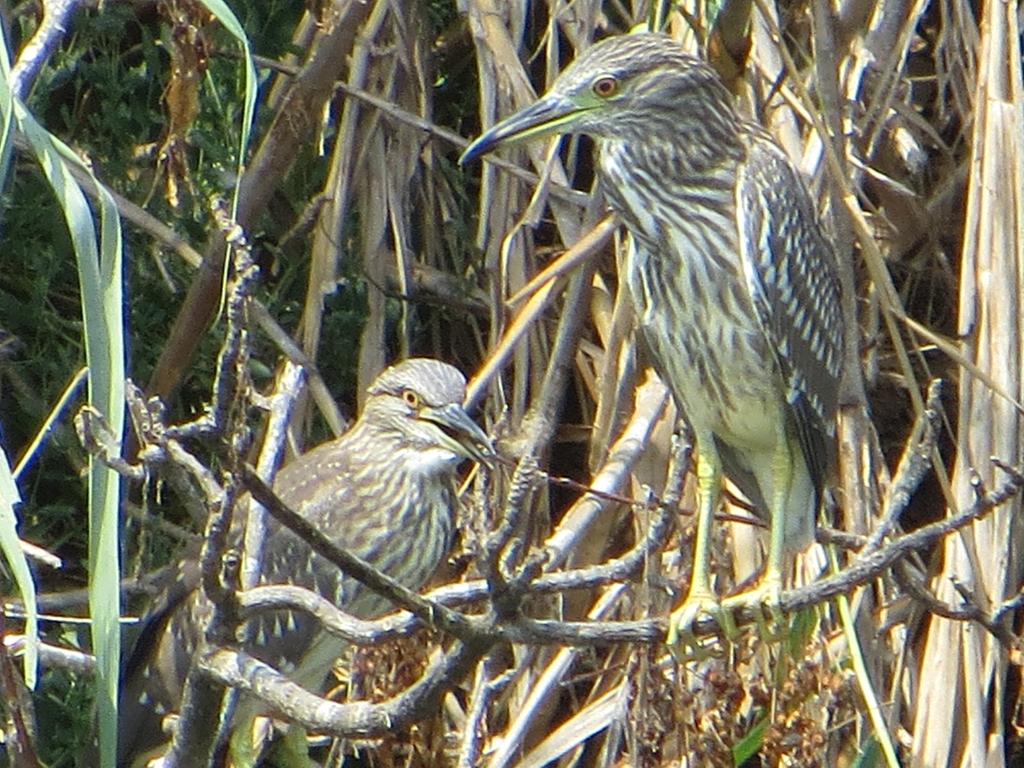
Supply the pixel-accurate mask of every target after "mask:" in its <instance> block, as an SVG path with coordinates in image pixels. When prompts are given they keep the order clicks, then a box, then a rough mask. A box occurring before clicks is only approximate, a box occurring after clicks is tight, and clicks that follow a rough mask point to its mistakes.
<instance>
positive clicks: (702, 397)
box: [463, 33, 843, 630]
mask: <svg viewBox="0 0 1024 768" xmlns="http://www.w3.org/2000/svg"><path fill="white" fill-rule="evenodd" d="M554 133H582V134H586V135H589V136H591V137H593V138H594V140H595V143H596V146H597V161H598V171H599V175H600V179H601V187H602V189H603V191H604V193H605V195H606V196H607V198H608V200H609V202H610V204H611V207H612V208H613V209H614V210H615V211H616V212H617V213H618V214H619V216H620V217H621V219H622V220H623V222H624V223H625V225H626V228H627V229H628V230H629V233H630V235H631V236H632V238H631V247H630V249H629V251H628V255H627V258H626V262H625V274H624V276H623V277H624V278H625V282H626V283H627V284H628V286H629V292H630V295H631V298H632V300H633V306H634V309H635V310H636V315H637V324H638V330H639V332H640V335H641V337H642V339H643V341H644V342H645V345H646V347H647V349H648V350H649V351H650V353H651V356H652V358H653V360H652V362H653V363H654V366H655V367H656V369H657V370H658V373H659V375H660V376H661V378H662V379H663V380H664V381H665V383H666V384H667V385H668V386H669V388H670V389H671V390H672V393H673V395H674V397H675V400H676V402H677V404H678V405H679V406H680V408H681V410H682V412H683V414H684V415H685V416H686V419H687V420H688V421H689V423H690V425H691V426H692V427H693V429H694V432H695V433H696V436H697V447H698V480H699V487H700V490H701V495H702V499H701V510H700V517H699V521H698V531H697V541H696V559H697V563H696V565H695V568H694V577H693V580H692V581H691V587H690V595H691V599H690V600H688V603H689V604H690V606H691V608H692V610H691V609H687V610H686V611H685V612H684V614H683V615H682V616H681V617H680V619H679V621H678V622H677V623H678V624H679V625H680V626H682V627H683V628H684V630H686V629H688V626H689V624H691V623H692V621H693V619H694V618H695V616H696V614H697V613H698V612H700V611H703V610H707V606H714V605H715V604H716V603H715V600H714V596H713V591H712V590H711V586H710V583H709V581H708V576H707V569H708V557H709V555H708V552H709V545H708V541H709V539H708V528H709V526H710V521H711V518H712V516H713V513H714V509H715V507H716V506H717V502H718V494H719V487H718V486H719V482H720V475H721V473H722V470H723V469H724V471H725V473H726V474H727V475H728V476H729V477H730V478H731V479H732V480H733V481H734V482H735V483H736V484H737V485H739V486H740V488H741V489H742V490H743V492H744V493H745V494H746V495H747V496H748V497H749V498H750V499H751V501H753V502H754V503H755V505H756V506H757V507H759V508H760V509H761V510H763V511H765V512H767V513H768V516H769V517H770V519H771V521H772V537H771V546H770V548H769V560H768V567H767V572H766V579H765V582H766V583H767V587H766V591H765V594H768V593H771V594H768V598H769V599H768V600H766V602H771V601H772V600H773V599H774V598H775V597H777V594H778V591H779V589H780V584H781V577H780V571H781V565H782V557H783V553H784V552H787V551H788V552H794V551H798V550H801V549H803V548H804V547H806V546H807V545H808V544H809V543H810V542H811V541H812V540H813V534H814V519H815V514H816V512H817V509H818V506H819V501H820V497H821V493H822V488H823V485H824V482H825V476H826V468H827V466H828V463H829V460H830V453H831V449H832V445H831V443H832V438H833V434H834V418H835V413H836V409H837V403H838V393H839V379H840V366H841V361H842V345H843V318H842V315H841V312H840V305H839V279H838V267H837V264H836V261H835V258H834V256H833V253H832V251H831V249H830V248H829V246H828V243H827V241H826V239H825V237H824V235H823V233H822V230H821V227H820V224H819V222H818V217H817V214H816V211H815V208H814V205H813V203H812V202H811V199H810V196H809V194H808V192H807V189H806V187H805V186H804V183H803V181H802V179H801V177H800V173H799V171H798V170H797V169H796V168H795V167H794V165H793V163H792V162H791V161H790V160H789V158H788V157H787V156H786V155H785V153H784V152H783V151H782V149H781V148H780V147H779V146H778V145H777V144H776V143H775V142H774V140H773V139H772V138H771V136H770V135H769V134H767V133H766V132H765V131H763V130H762V129H761V128H759V127H758V126H756V125H755V124H753V123H751V122H749V121H746V120H744V119H742V118H741V117H740V116H739V114H738V113H737V111H736V108H735V106H734V104H733V99H732V96H731V95H730V93H729V92H728V90H727V89H726V88H725V86H724V85H723V84H722V82H721V81H720V80H719V78H718V76H717V74H716V73H715V71H714V70H713V69H712V68H711V67H710V66H709V65H708V64H706V63H704V62H702V61H700V60H699V59H697V58H695V57H693V56H689V55H687V54H686V53H684V52H683V51H682V49H681V48H680V46H679V44H678V43H677V42H676V41H674V40H672V39H671V38H670V37H668V36H666V35H661V34H650V33H642V34H635V35H624V36H621V37H614V38H610V39H608V40H604V41H602V42H600V43H597V44H595V45H593V46H592V47H590V48H588V49H587V50H586V51H584V52H583V53H582V54H581V55H580V56H579V57H578V58H577V59H576V61H574V62H573V63H572V64H571V65H570V66H569V67H568V68H567V69H566V70H565V71H564V72H562V74H561V75H559V76H558V78H557V79H556V80H555V82H554V84H553V85H552V86H551V88H550V89H549V90H548V92H547V93H546V94H544V96H543V97H541V98H540V99H539V100H538V101H537V102H536V103H534V104H533V105H531V106H529V107H527V108H525V109H523V110H521V111H520V112H519V113H517V114H515V115H512V116H511V117H508V118H506V119H505V120H503V121H501V122H500V123H498V124H497V125H495V126H494V127H493V128H491V129H490V130H489V131H487V132H486V133H485V134H484V135H482V136H481V137H479V138H478V139H477V140H476V141H474V142H473V144H471V145H470V147H469V149H467V150H466V153H465V154H464V155H463V162H465V161H466V160H467V159H470V158H473V157H476V156H478V155H482V154H484V153H486V152H489V151H491V150H492V149H493V148H495V147H496V146H498V145H500V144H503V143H509V142H516V141H522V140H525V139H529V138H535V137H540V136H546V135H550V134H554ZM755 597H756V599H758V600H760V599H761V595H760V594H759V595H756V596H755ZM737 602H738V601H737ZM674 624H675V623H674Z"/></svg>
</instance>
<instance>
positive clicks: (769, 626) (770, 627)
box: [722, 577, 789, 643]
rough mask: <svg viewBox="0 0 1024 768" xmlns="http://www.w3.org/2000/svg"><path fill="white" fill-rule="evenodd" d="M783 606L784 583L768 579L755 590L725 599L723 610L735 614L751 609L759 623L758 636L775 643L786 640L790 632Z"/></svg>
mask: <svg viewBox="0 0 1024 768" xmlns="http://www.w3.org/2000/svg"><path fill="white" fill-rule="evenodd" d="M781 605H782V582H781V581H780V580H779V579H773V578H770V577H767V578H765V580H764V581H763V582H762V583H761V584H759V585H758V586H756V587H754V588H753V589H750V590H747V591H746V592H741V593H740V594H738V595H732V596H731V597H727V598H725V600H723V601H722V610H723V611H724V612H726V613H730V614H733V613H736V612H737V611H741V610H743V609H745V608H749V609H751V610H752V611H753V613H754V620H755V621H756V622H757V627H758V634H760V636H761V638H762V639H763V640H764V641H765V642H770V643H774V642H778V641H779V640H783V639H785V638H786V636H787V635H788V632H789V630H788V625H787V622H786V616H785V614H784V613H783V612H782V608H781ZM734 626H735V625H734Z"/></svg>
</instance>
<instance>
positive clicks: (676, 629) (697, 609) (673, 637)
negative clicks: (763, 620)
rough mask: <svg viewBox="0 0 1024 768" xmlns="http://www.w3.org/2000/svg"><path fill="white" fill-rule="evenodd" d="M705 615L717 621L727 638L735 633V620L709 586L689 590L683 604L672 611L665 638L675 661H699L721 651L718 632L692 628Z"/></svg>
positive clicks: (728, 639) (729, 638) (732, 636)
mask: <svg viewBox="0 0 1024 768" xmlns="http://www.w3.org/2000/svg"><path fill="white" fill-rule="evenodd" d="M704 616H707V617H710V618H711V619H713V620H714V621H715V622H716V623H717V624H718V626H719V627H720V628H721V630H722V634H723V635H724V636H725V639H726V640H727V641H730V640H731V639H732V638H734V637H735V636H736V634H737V632H738V630H737V629H736V622H735V620H734V619H733V617H732V614H731V613H730V612H729V610H728V609H726V608H725V606H724V605H723V604H722V603H721V602H719V600H718V598H717V597H715V595H714V594H712V593H711V591H710V590H691V591H690V594H689V595H687V597H686V600H685V601H684V602H683V604H682V605H681V606H679V608H677V609H676V610H675V611H673V612H672V616H671V617H670V618H669V626H668V636H667V637H666V638H665V642H666V643H667V644H668V647H669V650H670V651H671V652H672V655H673V656H675V658H676V659H677V660H678V661H680V662H686V661H701V660H703V659H706V658H708V657H709V656H713V655H715V654H716V653H718V652H719V651H720V648H719V647H718V640H719V638H718V637H717V636H715V635H705V636H704V637H698V636H697V634H696V632H695V631H694V627H695V625H696V624H697V622H698V621H699V620H700V619H701V618H702V617H704Z"/></svg>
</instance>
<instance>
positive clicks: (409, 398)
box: [402, 389, 420, 408]
mask: <svg viewBox="0 0 1024 768" xmlns="http://www.w3.org/2000/svg"><path fill="white" fill-rule="evenodd" d="M402 399H403V400H405V404H406V405H408V406H409V407H410V408H419V407H420V396H419V395H417V394H416V393H415V392H413V391H412V390H411V389H403V390H402Z"/></svg>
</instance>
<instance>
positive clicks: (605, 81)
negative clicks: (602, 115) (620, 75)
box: [591, 75, 619, 99]
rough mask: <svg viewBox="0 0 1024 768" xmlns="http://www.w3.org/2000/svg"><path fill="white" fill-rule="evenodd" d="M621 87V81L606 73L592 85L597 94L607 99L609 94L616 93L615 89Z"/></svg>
mask: <svg viewBox="0 0 1024 768" xmlns="http://www.w3.org/2000/svg"><path fill="white" fill-rule="evenodd" d="M618 88H619V81H618V80H616V79H615V78H614V77H612V76H611V75H604V76H603V77H599V78H597V80H595V81H594V84H593V85H592V86H591V90H592V91H593V92H594V95H595V96H600V97H601V98H602V99H607V98H608V97H609V96H613V95H615V91H617V90H618Z"/></svg>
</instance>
